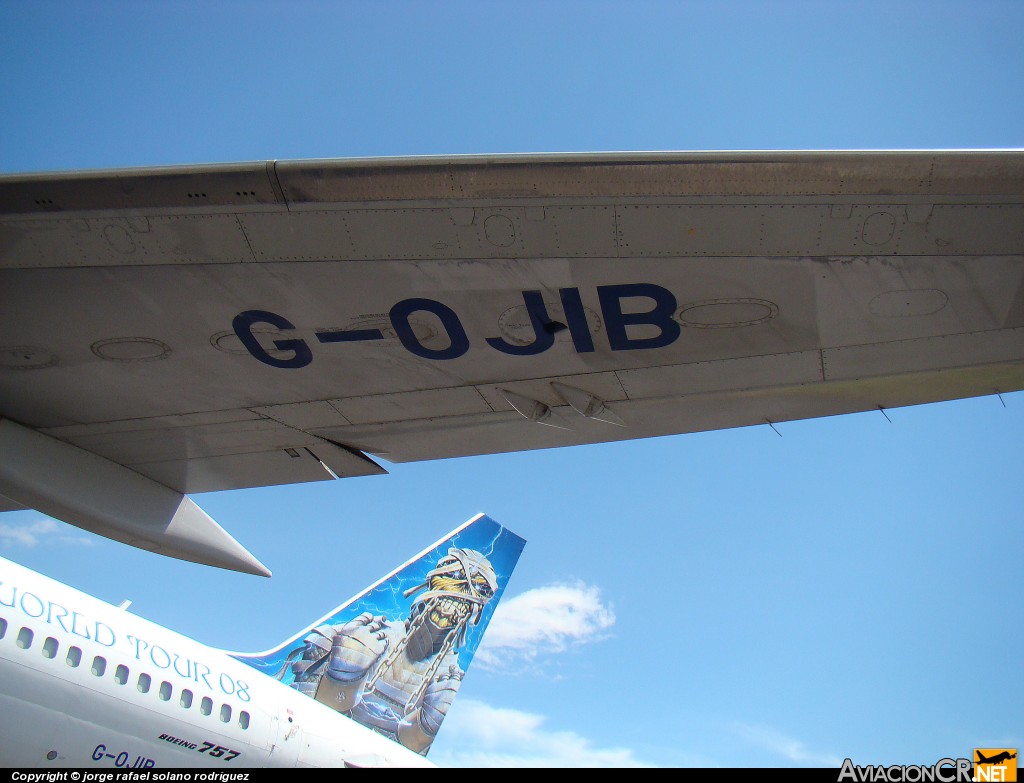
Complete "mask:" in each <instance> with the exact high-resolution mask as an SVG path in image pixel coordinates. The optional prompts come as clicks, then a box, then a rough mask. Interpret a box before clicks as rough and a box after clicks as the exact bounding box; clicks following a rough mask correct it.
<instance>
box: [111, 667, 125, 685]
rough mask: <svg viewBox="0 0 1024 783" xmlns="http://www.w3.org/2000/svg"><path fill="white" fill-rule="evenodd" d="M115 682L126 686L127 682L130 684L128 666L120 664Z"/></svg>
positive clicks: (115, 674)
mask: <svg viewBox="0 0 1024 783" xmlns="http://www.w3.org/2000/svg"><path fill="white" fill-rule="evenodd" d="M114 682H116V683H117V684H118V685H124V684H125V683H126V682H128V667H127V666H125V665H124V664H119V665H118V667H117V668H116V669H114Z"/></svg>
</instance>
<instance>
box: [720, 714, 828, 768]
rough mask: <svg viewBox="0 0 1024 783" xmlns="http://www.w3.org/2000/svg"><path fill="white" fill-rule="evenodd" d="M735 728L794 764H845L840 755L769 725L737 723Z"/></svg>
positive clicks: (756, 743)
mask: <svg viewBox="0 0 1024 783" xmlns="http://www.w3.org/2000/svg"><path fill="white" fill-rule="evenodd" d="M734 729H735V731H736V733H737V734H739V735H740V736H741V737H742V738H743V739H745V740H746V741H747V742H749V743H751V744H752V745H757V746H758V747H760V748H764V749H765V750H767V751H770V752H772V753H775V754H777V755H779V756H782V757H783V758H785V759H786V760H787V761H789V762H792V763H794V764H806V765H808V766H813V767H841V766H842V764H843V760H842V758H840V757H839V756H835V755H832V754H830V753H819V752H817V751H812V750H810V749H809V748H808V747H807V746H806V745H805V744H804V743H802V742H800V741H799V740H795V739H793V738H792V737H788V736H786V735H785V734H783V733H782V732H780V731H777V730H775V729H772V728H769V727H767V726H751V725H749V724H746V723H737V724H735V726H734Z"/></svg>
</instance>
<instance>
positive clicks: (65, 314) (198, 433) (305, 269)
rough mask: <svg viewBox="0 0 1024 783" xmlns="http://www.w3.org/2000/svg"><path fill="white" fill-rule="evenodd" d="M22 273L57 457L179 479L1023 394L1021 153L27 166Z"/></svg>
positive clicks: (7, 335)
mask: <svg viewBox="0 0 1024 783" xmlns="http://www.w3.org/2000/svg"><path fill="white" fill-rule="evenodd" d="M0 297H2V308H0V322H2V326H3V328H2V332H0V335H2V336H0V416H2V417H3V418H4V419H5V423H7V424H8V426H9V427H10V428H12V429H11V431H12V432H13V431H14V430H13V428H15V427H17V428H25V429H27V430H31V431H32V433H33V434H34V435H36V436H38V437H37V441H38V448H40V449H42V454H43V457H42V458H41V462H40V463H39V464H47V465H52V464H54V462H58V463H62V462H64V461H65V457H63V456H60V455H59V454H65V453H67V454H70V453H71V452H66V451H62V449H63V447H69V448H74V449H75V452H74V454H75V455H76V457H67V458H66V459H70V460H71V462H72V463H73V462H74V459H75V458H77V456H81V455H82V454H85V455H89V456H90V457H96V458H101V459H102V460H104V464H107V463H109V465H111V466H113V468H120V469H122V470H123V469H128V470H129V471H130V472H131V473H132V475H133V476H138V475H141V476H142V477H145V478H146V479H147V480H149V481H152V482H153V483H154V484H156V485H159V486H160V487H162V488H167V489H170V490H172V491H173V492H175V493H192V492H204V491H209V490H218V489H230V488H239V487H251V486H261V485H269V484H281V483H291V482H301V481H315V480H321V479H329V478H333V477H334V476H357V475H367V474H371V473H381V472H384V470H383V468H381V467H380V466H379V465H378V464H377V463H376V462H375V461H374V459H373V458H382V459H384V460H387V461H391V462H403V461H410V460H424V459H435V458H441V457H452V456H461V455H469V454H486V453H494V452H502V451H515V450H522V449H535V448H547V447H554V446H563V445H572V444H580V443H597V442H602V441H610V440H620V439H627V438H638V437H648V436H654V435H663V434H668V433H682V432H693V431H699V430H709V429H718V428H724V427H735V426H743V425H749V424H763V423H764V422H765V421H771V422H779V421H786V420H792V419H801V418H808V417H815V416H825V415H831V414H838V413H848V412H853V411H861V410H869V409H876V408H878V407H882V408H891V407H897V406H902V405H911V404H917V403H923V402H932V401H938V400H947V399H954V398H958V397H965V396H974V395H982V394H990V393H994V392H997V391H1000V392H1001V391H1013V390H1017V389H1021V388H1024V153H1022V152H1017V151H1005V152H1003V151H1000V152H909V153H905V152H892V153H887V152H866V153H857V152H848V153H828V152H822V153H674V154H647V155H625V154H624V155H580V156H497V157H464V158H421V159H393V160H389V159H383V160H350V161H307V162H271V163H256V164H237V165H229V166H209V167H191V168H173V169H163V170H159V169H158V170H140V171H130V170H129V171H114V172H98V173H81V174H70V175H69V174H64V175H35V176H14V177H4V178H0ZM3 432H4V431H3V429H0V446H4V447H5V448H6V449H7V451H6V456H5V462H11V461H12V460H13V461H15V462H17V461H18V460H19V454H20V453H21V452H20V451H19V449H20V448H21V447H20V446H18V445H16V442H19V443H20V441H19V440H18V438H15V437H13V436H12V438H11V439H9V440H8V441H5V439H4V437H3ZM40 438H41V439H43V440H39V439H40ZM5 443H8V445H6V446H5V445H4V444H5ZM10 444H14V445H10ZM12 449H13V451H12ZM58 452H59V454H58ZM79 452H80V454H79ZM29 472H31V469H29ZM28 481H29V479H26V478H24V477H21V478H15V479H8V480H6V481H3V480H0V493H2V494H3V495H6V496H7V497H9V498H10V500H11V503H6V502H3V501H0V509H3V508H6V507H10V506H12V505H17V504H21V505H28V506H34V507H37V508H40V507H41V505H40V501H39V497H40V496H45V495H46V494H47V490H46V489H45V488H43V489H40V488H38V487H36V488H35V489H34V490H32V491H31V492H26V491H25V490H24V488H23V484H25V483H26V482H28ZM29 483H30V482H29ZM115 483H116V482H115ZM33 493H34V494H33ZM44 501H45V498H44ZM96 503H98V504H100V505H102V501H101V500H97V501H96ZM42 510H46V509H45V508H44V509H42ZM48 513H52V510H51V511H48ZM69 516H70V517H74V513H72V512H69V511H66V510H65V511H64V512H63V516H61V518H65V519H68V517H69ZM158 516H159V515H158ZM68 521H73V522H75V524H81V522H80V521H77V522H76V521H75V520H74V519H68ZM82 526H88V525H87V524H83V525H82ZM90 529H96V525H95V524H93V526H92V527H90ZM108 534H109V533H108ZM114 537H117V536H114ZM144 537H145V536H143V538H144ZM121 540H125V539H124V537H122V538H121ZM136 543H137V542H136ZM150 543H151V545H152V543H153V542H152V541H151V542H150ZM151 548H152V547H151ZM165 551H169V550H167V548H166V547H165ZM172 554H173V552H172ZM179 556H180V555H179ZM188 559H195V558H193V557H189V558H188Z"/></svg>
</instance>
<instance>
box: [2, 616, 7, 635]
mask: <svg viewBox="0 0 1024 783" xmlns="http://www.w3.org/2000/svg"><path fill="white" fill-rule="evenodd" d="M5 636H7V621H6V620H5V619H4V618H2V617H0V639H3V638H4V637H5Z"/></svg>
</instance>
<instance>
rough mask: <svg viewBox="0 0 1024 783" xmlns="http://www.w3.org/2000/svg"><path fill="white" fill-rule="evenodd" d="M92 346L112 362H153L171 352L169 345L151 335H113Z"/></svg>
mask: <svg viewBox="0 0 1024 783" xmlns="http://www.w3.org/2000/svg"><path fill="white" fill-rule="evenodd" d="M91 347H92V352H93V353H94V354H96V355H97V356H98V357H100V358H101V359H106V360H107V361H110V362H153V361H156V360H157V359H166V358H167V357H168V356H170V354H171V347H170V346H169V345H167V344H166V343H162V342H160V341H159V340H154V339H152V338H151V337H113V338H111V339H109V340H99V341H97V342H95V343H93V344H92V346H91Z"/></svg>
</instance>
